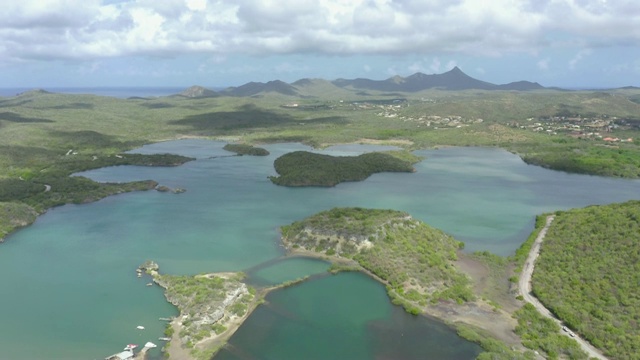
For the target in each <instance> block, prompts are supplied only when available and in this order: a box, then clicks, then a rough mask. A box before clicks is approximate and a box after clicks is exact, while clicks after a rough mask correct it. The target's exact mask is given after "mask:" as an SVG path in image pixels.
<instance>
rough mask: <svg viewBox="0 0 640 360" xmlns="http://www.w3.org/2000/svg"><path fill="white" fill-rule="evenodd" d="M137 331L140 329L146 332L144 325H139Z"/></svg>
mask: <svg viewBox="0 0 640 360" xmlns="http://www.w3.org/2000/svg"><path fill="white" fill-rule="evenodd" d="M136 329H138V330H144V326H142V325H138V326H136Z"/></svg>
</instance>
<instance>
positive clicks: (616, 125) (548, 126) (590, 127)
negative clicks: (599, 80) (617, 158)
mask: <svg viewBox="0 0 640 360" xmlns="http://www.w3.org/2000/svg"><path fill="white" fill-rule="evenodd" d="M509 125H510V126H512V127H517V128H520V129H528V130H531V131H535V132H545V133H548V134H550V135H557V134H558V133H562V134H565V135H567V136H570V137H573V138H579V139H587V140H602V141H606V142H633V138H618V137H614V136H612V135H611V132H613V131H614V130H616V129H630V128H632V127H633V126H634V125H633V124H630V123H628V122H627V120H625V119H619V118H617V117H608V116H606V115H604V116H602V117H593V118H589V117H580V116H578V117H565V116H549V117H540V118H538V119H534V118H528V119H527V120H526V122H524V123H521V122H517V121H513V122H511V123H509ZM636 126H637V125H636ZM607 134H609V135H611V136H607Z"/></svg>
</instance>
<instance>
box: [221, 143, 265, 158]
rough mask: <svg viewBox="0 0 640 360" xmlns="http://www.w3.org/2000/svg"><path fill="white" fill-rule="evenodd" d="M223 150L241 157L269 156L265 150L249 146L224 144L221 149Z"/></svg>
mask: <svg viewBox="0 0 640 360" xmlns="http://www.w3.org/2000/svg"><path fill="white" fill-rule="evenodd" d="M223 149H224V150H227V151H231V152H234V153H236V154H238V155H240V156H242V155H250V156H267V155H269V151H268V150H267V149H264V148H261V147H256V146H253V145H249V144H226V145H225V146H224V147H223Z"/></svg>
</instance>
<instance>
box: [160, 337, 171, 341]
mask: <svg viewBox="0 0 640 360" xmlns="http://www.w3.org/2000/svg"><path fill="white" fill-rule="evenodd" d="M158 340H162V341H171V338H170V337H160V338H158Z"/></svg>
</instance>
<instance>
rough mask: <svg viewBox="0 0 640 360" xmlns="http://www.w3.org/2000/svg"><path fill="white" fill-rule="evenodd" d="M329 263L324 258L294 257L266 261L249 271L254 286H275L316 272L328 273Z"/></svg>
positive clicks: (250, 280)
mask: <svg viewBox="0 0 640 360" xmlns="http://www.w3.org/2000/svg"><path fill="white" fill-rule="evenodd" d="M329 265H330V264H329V263H328V262H326V261H322V260H316V259H310V258H304V257H292V258H284V259H278V260H276V261H274V262H266V263H263V264H261V265H258V266H257V267H254V268H252V269H250V270H249V271H247V275H248V276H249V277H248V282H249V283H250V284H252V285H253V286H260V287H265V286H273V285H279V284H282V283H285V282H287V281H292V280H297V279H301V278H304V277H306V276H310V275H314V274H322V273H326V272H327V270H328V269H329Z"/></svg>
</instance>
